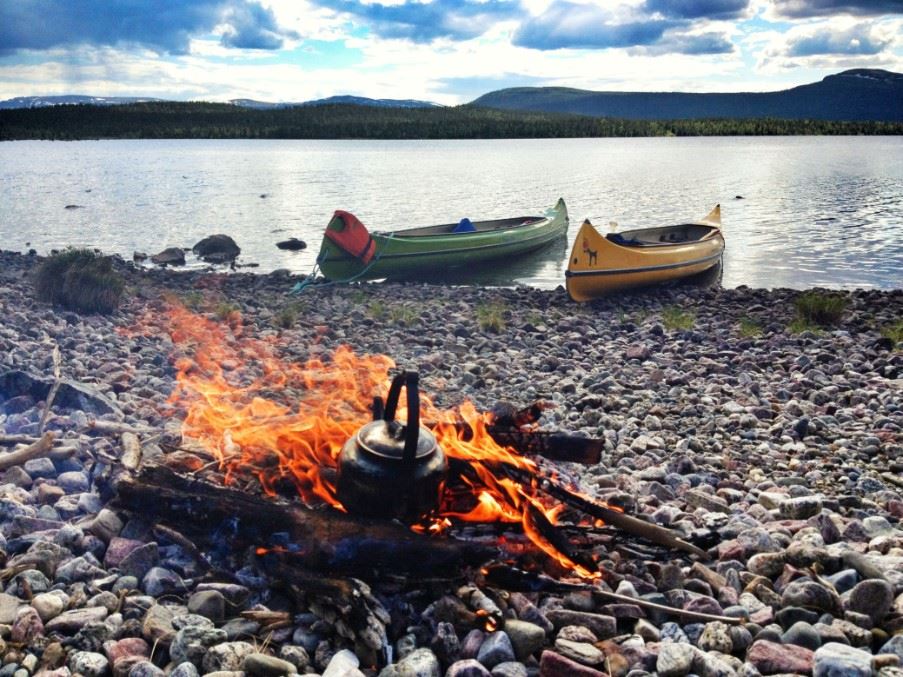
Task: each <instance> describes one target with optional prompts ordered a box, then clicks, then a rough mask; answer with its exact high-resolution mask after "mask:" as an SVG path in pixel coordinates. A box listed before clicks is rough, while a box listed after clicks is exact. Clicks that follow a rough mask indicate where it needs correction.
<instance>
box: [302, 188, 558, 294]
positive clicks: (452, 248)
mask: <svg viewBox="0 0 903 677" xmlns="http://www.w3.org/2000/svg"><path fill="white" fill-rule="evenodd" d="M567 227H568V211H567V207H566V206H565V204H564V200H563V199H559V200H558V203H557V204H556V205H555V206H554V207H552V208H550V209H548V210H547V211H546V212H545V214H542V215H540V216H518V217H515V218H510V219H495V220H493V221H474V222H471V221H469V220H468V219H462V220H461V221H460V222H459V223H447V224H443V225H440V226H426V227H423V228H410V229H407V230H396V231H392V232H387V233H384V232H373V233H370V232H369V231H367V229H366V227H365V226H364V225H363V224H362V223H361V222H360V221H358V219H357V218H356V217H355V216H354V215H353V214H349V213H348V212H343V211H337V212H336V213H335V215H334V216H333V217H332V220H331V221H330V222H329V225H328V226H327V227H326V233H325V234H324V236H323V244H322V245H321V247H320V253H319V255H318V256H317V263H318V264H319V266H320V271H321V272H322V273H323V275H324V276H325V277H326V278H328V279H330V280H333V281H336V282H351V281H353V280H373V279H378V278H391V277H416V276H417V275H427V274H431V273H432V274H435V273H436V272H441V271H449V270H454V269H456V268H460V267H461V266H473V265H476V264H481V263H484V262H486V261H496V260H498V259H504V260H505V263H509V262H513V261H514V260H515V258H516V257H518V256H519V255H521V254H525V253H527V252H531V251H533V250H536V249H539V248H540V247H544V246H545V245H547V244H549V243H551V242H552V241H554V240H555V239H556V238H559V237H561V236H563V235H564V234H565V233H566V232H567Z"/></svg>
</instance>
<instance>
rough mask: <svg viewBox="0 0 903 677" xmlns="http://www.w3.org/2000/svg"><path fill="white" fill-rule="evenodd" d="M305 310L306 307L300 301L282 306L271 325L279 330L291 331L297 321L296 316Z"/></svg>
mask: <svg viewBox="0 0 903 677" xmlns="http://www.w3.org/2000/svg"><path fill="white" fill-rule="evenodd" d="M306 310H307V306H306V305H305V304H303V303H301V302H300V301H295V302H293V303H289V304H288V305H286V306H283V307H282V308H281V309H280V310H279V312H278V313H276V316H275V317H274V318H273V323H274V324H275V325H276V326H277V327H279V328H280V329H291V328H292V327H294V326H295V323H296V322H297V321H298V316H299V315H301V313H302V312H305V311H306Z"/></svg>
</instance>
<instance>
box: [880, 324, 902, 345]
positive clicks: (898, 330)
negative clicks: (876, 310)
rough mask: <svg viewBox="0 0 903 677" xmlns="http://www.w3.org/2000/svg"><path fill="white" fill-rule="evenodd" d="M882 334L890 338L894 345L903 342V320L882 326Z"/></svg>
mask: <svg viewBox="0 0 903 677" xmlns="http://www.w3.org/2000/svg"><path fill="white" fill-rule="evenodd" d="M881 336H883V337H884V338H886V339H889V340H890V341H891V342H892V343H893V344H894V346H898V345H900V343H901V342H903V320H897V321H896V322H894V323H893V324H886V325H884V326H883V327H881Z"/></svg>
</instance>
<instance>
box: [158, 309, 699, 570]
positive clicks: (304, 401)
mask: <svg viewBox="0 0 903 677" xmlns="http://www.w3.org/2000/svg"><path fill="white" fill-rule="evenodd" d="M169 332H170V334H171V336H172V338H173V341H174V343H175V345H176V346H177V347H178V349H179V350H180V351H182V354H181V355H179V356H178V357H177V359H176V367H177V370H178V374H177V387H176V389H175V390H174V392H173V395H172V397H171V401H172V403H173V404H174V405H176V407H177V408H179V409H183V410H184V411H186V412H187V413H186V416H185V419H184V423H183V426H182V434H183V437H184V438H185V439H189V440H193V441H195V442H196V443H197V444H199V445H200V448H201V449H203V450H204V451H205V452H206V453H207V455H209V457H210V458H211V459H212V463H213V464H214V465H215V466H216V467H217V469H218V470H219V471H221V472H222V473H223V480H224V482H225V484H226V485H227V486H238V485H245V484H246V483H247V481H248V479H249V478H251V477H253V478H255V479H256V481H257V482H258V483H259V486H260V488H261V489H262V491H263V492H265V493H266V494H267V495H269V496H271V497H275V496H283V497H286V496H289V495H293V496H294V497H295V498H296V500H298V501H300V502H301V503H302V504H303V505H304V506H305V507H306V508H310V509H314V510H316V509H317V508H320V507H324V506H328V507H329V508H331V509H332V510H335V511H338V512H341V513H349V512H350V513H353V515H354V516H355V517H362V518H367V517H382V518H393V517H395V518H400V519H402V520H403V521H404V523H405V524H406V525H407V526H408V527H409V528H410V529H411V530H412V531H413V532H415V533H417V534H420V535H423V536H426V537H433V538H440V537H442V535H443V534H444V533H446V532H448V531H449V529H452V528H453V527H454V526H456V525H462V524H466V523H474V522H476V523H481V524H488V523H494V524H501V525H508V526H510V527H512V528H514V530H515V531H517V532H520V533H522V534H524V535H525V536H526V537H527V539H528V540H529V542H530V543H531V544H532V545H533V546H535V548H537V549H538V550H539V551H541V552H542V553H545V554H546V555H547V556H548V557H550V558H551V559H552V560H553V561H554V562H555V563H557V565H558V566H559V567H560V569H558V570H556V572H557V573H568V574H571V575H575V576H577V577H579V578H581V579H584V580H593V579H596V578H598V577H599V576H600V572H599V570H598V567H597V566H596V564H595V563H594V562H593V560H592V558H589V557H586V556H585V554H584V555H583V556H580V555H579V554H578V553H576V552H574V549H573V547H572V546H570V545H569V544H568V542H567V539H566V538H565V537H564V536H563V535H562V533H561V530H560V529H559V528H558V525H559V521H560V520H561V518H562V515H563V514H564V513H565V512H568V513H569V518H570V520H571V522H570V524H569V526H571V527H583V528H585V529H593V528H598V527H601V526H602V525H603V524H604V523H610V524H615V525H620V526H621V527H622V528H623V527H624V526H625V524H628V523H630V526H632V527H636V526H637V525H636V524H633V523H632V522H633V521H636V522H639V526H640V529H641V530H645V532H646V534H645V535H646V536H647V537H649V535H650V533H651V531H652V530H654V527H652V525H648V524H647V523H645V522H640V521H639V520H634V518H630V517H629V516H627V515H622V514H621V513H620V511H619V510H618V509H616V508H613V507H611V506H607V505H605V504H603V503H601V502H597V501H594V500H592V499H591V498H589V497H587V496H585V495H583V494H581V493H580V492H578V491H577V490H575V489H573V488H571V487H569V486H568V483H567V482H566V481H565V480H564V479H562V478H561V477H560V476H559V475H558V474H557V473H556V472H555V471H554V470H553V469H551V468H549V467H548V464H544V466H543V467H540V461H539V460H538V459H537V458H536V457H535V456H527V455H525V454H523V453H521V452H520V451H519V450H518V449H517V448H515V447H520V448H521V449H523V448H527V449H531V448H532V449H536V448H538V449H539V450H540V451H544V450H549V451H551V452H557V453H558V454H559V455H562V449H567V448H568V447H569V446H570V447H572V448H573V449H572V452H573V456H574V457H575V458H576V459H577V460H581V459H583V458H585V457H586V456H587V450H588V449H590V447H589V445H588V443H589V442H592V441H590V440H586V439H583V438H577V437H572V436H562V435H559V436H557V437H555V436H544V435H543V434H542V433H539V432H536V431H535V430H534V428H535V423H536V418H537V417H538V416H539V414H541V410H542V406H541V405H539V404H537V405H534V406H532V407H528V408H526V409H524V410H523V411H514V412H511V413H509V414H508V415H507V416H504V417H501V416H499V415H498V414H495V415H493V414H491V413H481V412H480V411H478V410H477V408H476V407H475V406H474V405H473V404H472V403H470V402H466V401H465V402H463V403H461V404H460V405H458V406H456V407H454V408H451V409H440V408H438V407H436V406H435V405H434V404H433V401H432V399H431V398H430V397H429V396H427V395H425V394H420V393H419V390H418V386H417V377H416V374H415V373H411V372H401V373H399V374H397V376H396V377H395V379H394V383H393V378H392V374H393V371H394V370H396V365H395V363H394V361H393V360H392V359H391V358H390V357H387V356H385V355H357V354H355V353H354V352H353V351H352V350H351V349H350V348H349V347H347V346H343V347H339V348H338V349H337V350H335V352H334V353H332V354H324V355H323V356H320V357H314V358H308V359H306V360H304V361H303V362H300V361H298V362H294V361H291V360H287V359H285V358H284V357H283V354H284V353H285V352H286V350H287V348H289V347H288V346H283V345H280V343H279V341H278V338H277V337H276V336H270V337H268V338H255V337H250V336H245V335H244V334H243V332H242V326H241V324H240V321H233V322H232V323H231V324H229V325H227V324H223V323H217V322H213V321H210V320H207V319H205V318H203V317H199V316H197V315H194V314H192V313H190V312H189V311H187V310H186V309H184V308H182V307H178V306H175V307H173V308H172V309H171V311H170V327H169ZM405 384H406V386H407V391H408V392H407V398H406V400H405V401H400V400H401V398H400V397H399V392H400V390H401V389H402V388H403V387H404V386H405ZM390 386H391V388H392V389H394V391H395V392H394V399H393V396H392V394H391V393H390ZM387 397H388V398H389V400H392V401H391V402H389V401H387V400H386V398H387ZM396 409H397V411H396ZM412 409H413V410H414V411H412ZM385 414H388V415H385ZM396 416H397V418H398V419H399V420H398V421H396V420H395V418H396ZM374 419H376V420H375V421H374ZM382 419H385V420H382ZM409 419H413V423H412V421H411V420H409ZM371 421H372V423H370V422H371ZM419 421H422V422H423V424H424V425H423V426H421V425H420V424H419ZM404 422H407V423H408V424H409V425H404ZM418 430H419V437H420V439H419V440H415V441H414V442H412V444H414V445H417V444H418V441H419V446H420V449H419V450H417V451H416V455H417V458H416V459H414V458H413V456H412V457H411V459H410V460H409V461H408V462H405V461H404V459H402V458H401V457H402V456H403V455H404V454H403V449H401V447H402V446H403V445H404V444H405V440H404V436H405V435H406V434H407V436H408V437H409V438H410V437H412V433H413V437H418V435H417V432H418ZM365 436H366V437H367V438H368V439H366V440H363V438H364V437H365ZM424 437H429V438H431V439H430V440H429V441H427V440H424V439H423V438H424ZM370 438H379V439H377V440H376V444H382V445H383V447H387V448H388V452H387V451H386V449H385V448H383V449H382V450H376V451H375V452H374V449H373V448H372V446H373V444H374V442H373V439H370ZM393 440H394V442H393ZM407 442H410V440H408V441H407ZM506 442H513V443H514V444H513V445H512V444H506ZM407 446H410V444H408V445H407ZM544 448H545V449H544ZM396 451H397V454H396V455H395V457H394V458H389V457H390V456H392V454H393V453H394V452H396ZM593 452H595V453H594V454H593ZM414 453H415V452H414V451H411V454H414ZM431 455H436V456H444V457H445V459H447V461H443V462H442V464H443V465H445V464H446V463H447V466H448V471H447V473H446V472H445V470H444V468H443V469H442V473H441V474H442V477H441V478H440V479H437V478H436V477H430V476H429V474H430V473H432V474H433V475H436V474H437V473H438V472H439V471H438V470H436V469H435V468H434V469H433V470H429V469H425V464H426V463H432V464H433V465H436V459H435V458H430V456H431ZM553 455H554V454H553ZM589 455H590V456H594V457H595V458H594V460H598V445H597V446H596V447H595V448H594V449H591V450H590V453H589ZM422 457H423V458H422ZM365 466H366V467H365ZM343 469H344V473H343V472H342V470H343ZM362 469H363V470H362ZM362 472H363V478H361V477H356V478H352V476H353V475H361V473H362ZM368 474H369V477H368ZM343 476H344V477H346V478H352V479H345V482H344V483H345V485H346V487H345V488H344V492H343V491H342V489H343V487H342V478H343ZM368 479H369V481H368ZM418 485H423V486H422V487H419V486H418ZM417 494H419V495H417ZM424 494H425V497H424ZM415 495H416V500H415ZM578 513H582V514H578ZM575 518H576V519H577V521H576V522H574V519H575ZM506 531H507V532H508V533H509V535H510V533H511V532H512V529H507V530H506ZM656 539H658V540H659V542H661V533H660V532H659V531H658V530H656V533H655V536H654V538H653V540H656ZM665 544H666V545H668V546H670V547H674V546H677V547H682V548H684V549H690V550H691V551H696V552H697V554H701V552H700V551H698V549H695V548H693V546H690V545H689V544H684V543H683V542H681V541H679V540H678V539H675V538H673V537H669V538H667V540H666V543H665Z"/></svg>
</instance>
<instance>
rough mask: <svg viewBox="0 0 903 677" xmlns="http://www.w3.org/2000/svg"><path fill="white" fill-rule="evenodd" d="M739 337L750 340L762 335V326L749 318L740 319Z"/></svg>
mask: <svg viewBox="0 0 903 677" xmlns="http://www.w3.org/2000/svg"><path fill="white" fill-rule="evenodd" d="M739 333H740V337H741V338H746V339H751V338H758V337H759V336H761V335H762V325H760V324H759V323H758V322H756V321H755V320H753V319H752V318H749V317H742V318H740V330H739Z"/></svg>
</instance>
